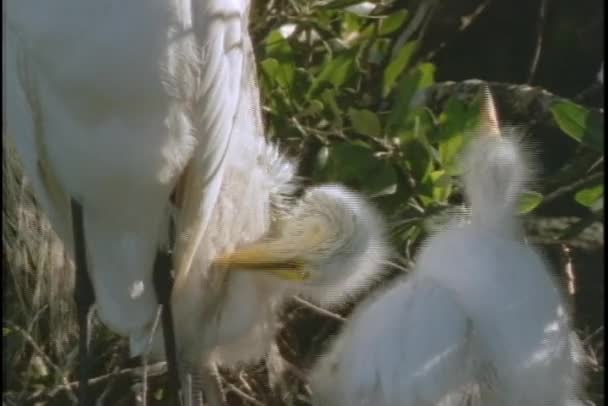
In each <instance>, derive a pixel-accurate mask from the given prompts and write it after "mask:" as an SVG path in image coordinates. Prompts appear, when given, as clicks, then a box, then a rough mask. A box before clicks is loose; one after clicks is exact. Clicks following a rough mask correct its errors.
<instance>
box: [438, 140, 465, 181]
mask: <svg viewBox="0 0 608 406" xmlns="http://www.w3.org/2000/svg"><path fill="white" fill-rule="evenodd" d="M463 145H464V135H463V134H462V133H460V134H455V135H453V136H452V137H450V138H448V139H445V140H443V141H441V142H440V143H439V162H441V165H442V166H443V168H444V169H445V170H446V171H447V172H448V173H449V174H450V175H456V174H458V173H459V168H458V159H457V158H458V155H459V154H460V151H462V147H463Z"/></svg>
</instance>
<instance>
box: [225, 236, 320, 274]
mask: <svg viewBox="0 0 608 406" xmlns="http://www.w3.org/2000/svg"><path fill="white" fill-rule="evenodd" d="M273 248H275V247H273V246H272V244H269V243H259V244H254V245H250V246H247V247H243V248H240V249H237V250H236V251H234V252H232V253H230V254H226V255H222V256H220V257H218V258H216V259H215V261H214V264H216V265H218V266H220V267H222V268H224V267H225V268H227V269H228V270H238V271H261V272H265V273H269V274H271V275H273V276H276V277H278V278H281V279H284V280H289V281H304V280H306V279H308V278H310V271H308V270H306V269H305V268H306V266H305V263H304V261H302V260H299V259H297V258H296V257H294V256H289V255H287V254H285V253H281V252H277V250H276V248H275V249H273Z"/></svg>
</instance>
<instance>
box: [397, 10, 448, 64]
mask: <svg viewBox="0 0 608 406" xmlns="http://www.w3.org/2000/svg"><path fill="white" fill-rule="evenodd" d="M436 5H437V0H422V1H421V2H420V5H419V6H418V8H417V9H416V13H415V14H414V17H412V19H411V20H410V21H409V22H408V23H407V26H406V28H405V30H404V31H403V32H402V33H401V35H399V38H397V41H395V44H394V45H393V50H392V52H391V54H392V55H391V60H392V59H395V57H396V56H397V53H398V52H399V50H400V49H401V48H402V47H403V46H404V45H405V43H406V42H407V41H408V40H409V39H410V38H411V36H412V35H413V34H414V33H415V32H416V31H417V30H418V29H419V28H420V27H422V25H423V23H424V21H426V17H427V16H429V15H430V14H431V13H432V12H433V10H434V8H435V6H436Z"/></svg>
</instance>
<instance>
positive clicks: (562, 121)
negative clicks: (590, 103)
mask: <svg viewBox="0 0 608 406" xmlns="http://www.w3.org/2000/svg"><path fill="white" fill-rule="evenodd" d="M551 113H552V114H553V118H554V119H555V121H556V122H557V125H559V128H561V129H562V131H563V132H565V133H566V134H568V135H569V136H570V137H572V138H574V139H575V140H577V141H578V142H581V143H583V144H585V145H588V146H589V147H591V148H594V149H595V150H597V151H600V152H603V151H604V118H603V115H602V114H599V113H597V112H595V111H592V110H588V109H586V108H584V107H583V106H580V105H578V104H575V103H572V102H570V101H568V100H562V101H558V102H555V103H553V104H552V105H551Z"/></svg>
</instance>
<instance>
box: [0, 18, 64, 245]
mask: <svg viewBox="0 0 608 406" xmlns="http://www.w3.org/2000/svg"><path fill="white" fill-rule="evenodd" d="M7 31H8V33H7V34H8V35H7V40H6V48H5V49H6V55H5V56H6V58H4V62H3V67H4V69H3V70H4V80H3V83H4V85H5V91H6V94H5V97H6V98H7V99H8V100H10V101H11V102H10V103H6V104H5V107H4V109H5V117H6V118H7V120H6V121H5V125H6V128H5V130H6V135H8V136H9V137H11V139H12V140H13V142H14V144H15V147H16V148H17V151H18V153H19V156H20V157H21V158H22V159H21V164H22V166H23V168H24V171H25V174H26V176H27V177H28V178H29V180H30V182H31V185H32V187H33V189H34V192H35V195H36V200H37V201H38V203H39V204H40V205H41V206H42V208H43V210H44V212H45V213H46V214H47V216H48V217H49V219H50V221H51V224H52V225H53V228H54V229H55V231H56V232H58V233H59V234H60V236H61V237H62V239H63V240H64V241H70V240H71V233H70V232H69V230H70V227H69V224H70V223H69V221H70V212H69V200H68V196H67V194H66V193H65V191H64V189H63V188H62V187H61V185H60V184H59V182H58V180H57V177H56V175H55V173H54V171H53V168H52V166H51V164H50V162H49V160H48V157H47V156H46V144H45V140H44V138H43V133H42V128H41V127H42V126H43V125H44V123H43V122H42V117H41V116H40V114H39V100H38V95H37V82H36V78H35V77H34V74H33V73H32V70H31V69H30V66H29V61H28V58H27V54H26V52H27V50H26V49H25V48H24V46H23V44H20V43H19V41H20V36H19V35H18V33H17V32H16V31H15V30H14V29H13V28H12V27H10V26H9V27H8V29H7ZM4 135H5V134H3V137H4ZM70 249H71V248H70Z"/></svg>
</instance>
